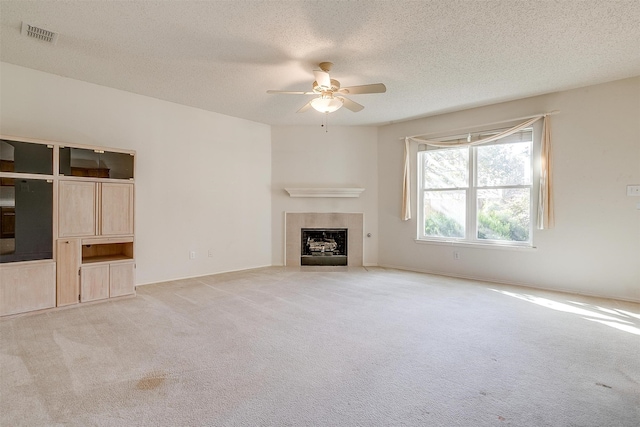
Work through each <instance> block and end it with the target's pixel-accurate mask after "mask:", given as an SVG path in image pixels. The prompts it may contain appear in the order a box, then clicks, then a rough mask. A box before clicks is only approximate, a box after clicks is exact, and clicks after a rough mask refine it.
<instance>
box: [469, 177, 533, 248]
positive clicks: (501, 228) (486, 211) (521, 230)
mask: <svg viewBox="0 0 640 427" xmlns="http://www.w3.org/2000/svg"><path fill="white" fill-rule="evenodd" d="M530 193H531V191H530V189H528V188H511V189H492V190H478V239H486V240H504V241H511V242H528V241H529V229H530V217H529V213H530V211H531V209H530V206H529V203H530V202H529V200H530Z"/></svg>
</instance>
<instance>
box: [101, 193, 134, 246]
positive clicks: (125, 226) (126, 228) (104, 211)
mask: <svg viewBox="0 0 640 427" xmlns="http://www.w3.org/2000/svg"><path fill="white" fill-rule="evenodd" d="M101 191H102V194H101V197H100V211H101V218H100V231H101V233H100V234H102V235H103V236H109V235H123V234H124V235H127V234H133V184H120V183H106V182H105V183H102V190H101Z"/></svg>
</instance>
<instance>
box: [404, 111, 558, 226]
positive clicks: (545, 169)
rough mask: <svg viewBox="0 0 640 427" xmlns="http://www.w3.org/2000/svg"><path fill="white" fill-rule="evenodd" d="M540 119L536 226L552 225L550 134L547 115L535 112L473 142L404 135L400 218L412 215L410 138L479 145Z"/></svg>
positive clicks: (438, 144) (447, 144)
mask: <svg viewBox="0 0 640 427" xmlns="http://www.w3.org/2000/svg"><path fill="white" fill-rule="evenodd" d="M540 119H544V121H543V125H542V126H543V130H542V140H541V144H540V150H541V153H540V188H539V192H538V193H539V196H538V221H537V225H538V229H540V230H544V229H547V228H552V227H553V225H554V218H553V193H552V180H551V137H550V132H549V119H548V117H547V115H546V114H544V115H540V116H535V117H533V118H530V119H528V120H526V121H525V122H523V123H520V124H519V125H516V126H514V127H512V128H510V129H507V130H505V131H503V132H500V133H498V134H496V135H492V136H489V137H486V138H483V139H479V140H477V141H473V142H467V141H458V140H455V141H433V140H429V139H422V138H420V137H413V136H410V137H406V138H405V139H404V142H405V147H404V181H403V184H402V218H403V219H404V220H405V221H406V220H408V219H411V208H410V204H409V203H410V200H411V199H410V197H411V194H410V192H411V189H410V185H411V176H410V172H409V165H410V162H411V159H410V156H409V142H410V141H413V142H417V143H419V144H426V145H430V146H433V147H461V146H462V147H463V146H469V145H481V144H486V143H488V142H492V141H497V140H498V139H501V138H505V137H507V136H509V135H513V134H514V133H516V132H519V131H521V130H522V129H525V128H527V127H529V126H531V125H532V124H534V123H535V122H537V121H538V120H540Z"/></svg>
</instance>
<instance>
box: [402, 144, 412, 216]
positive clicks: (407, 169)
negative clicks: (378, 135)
mask: <svg viewBox="0 0 640 427" xmlns="http://www.w3.org/2000/svg"><path fill="white" fill-rule="evenodd" d="M409 149H410V146H409V138H405V139H404V180H403V181H402V220H403V221H408V220H410V219H411V155H410V150H409Z"/></svg>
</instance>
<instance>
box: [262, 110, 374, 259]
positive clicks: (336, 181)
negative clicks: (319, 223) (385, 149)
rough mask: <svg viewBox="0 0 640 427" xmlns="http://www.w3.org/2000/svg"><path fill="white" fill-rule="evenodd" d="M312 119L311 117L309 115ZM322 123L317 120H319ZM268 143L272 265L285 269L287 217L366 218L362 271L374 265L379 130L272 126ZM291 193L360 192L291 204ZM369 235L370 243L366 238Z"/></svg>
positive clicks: (292, 201) (307, 199)
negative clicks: (311, 190) (310, 214)
mask: <svg viewBox="0 0 640 427" xmlns="http://www.w3.org/2000/svg"><path fill="white" fill-rule="evenodd" d="M308 114H313V112H311V113H308ZM318 117H319V119H318V120H322V117H321V115H318ZM271 143H272V147H273V148H272V173H271V183H272V188H271V191H272V211H271V215H272V229H273V248H272V253H273V264H274V265H283V264H284V213H285V212H362V213H364V234H365V237H364V258H363V262H364V265H376V264H377V262H378V258H377V255H378V245H377V243H378V233H377V231H378V155H377V128H375V127H344V126H342V127H341V126H333V127H330V128H329V131H328V132H325V131H324V129H323V128H321V127H320V125H318V126H275V127H273V129H272V133H271ZM289 187H311V188H317V187H361V188H364V189H365V190H364V192H363V193H362V194H361V195H360V197H358V198H291V197H289V193H287V192H286V191H285V190H284V189H285V188H289ZM367 233H371V237H366V235H367Z"/></svg>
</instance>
